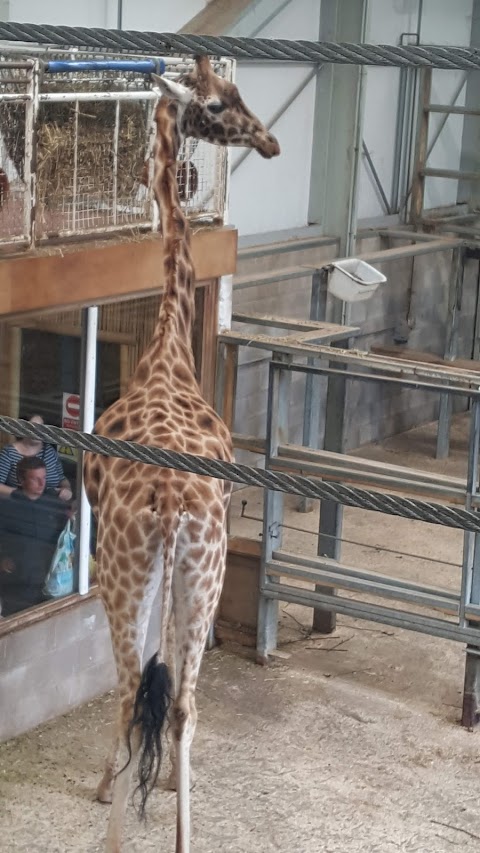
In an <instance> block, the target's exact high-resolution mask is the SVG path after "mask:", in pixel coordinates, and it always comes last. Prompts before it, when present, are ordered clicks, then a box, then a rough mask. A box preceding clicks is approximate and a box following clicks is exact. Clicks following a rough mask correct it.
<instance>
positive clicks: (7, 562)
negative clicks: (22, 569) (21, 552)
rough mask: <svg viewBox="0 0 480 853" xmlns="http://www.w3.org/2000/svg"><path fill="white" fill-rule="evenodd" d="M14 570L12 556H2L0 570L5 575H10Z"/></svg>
mask: <svg viewBox="0 0 480 853" xmlns="http://www.w3.org/2000/svg"><path fill="white" fill-rule="evenodd" d="M14 571H15V563H14V562H13V560H12V558H11V557H2V558H1V559H0V572H4V573H5V574H6V575H11V574H12V572H14Z"/></svg>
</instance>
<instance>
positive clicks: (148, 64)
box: [45, 59, 165, 74]
mask: <svg viewBox="0 0 480 853" xmlns="http://www.w3.org/2000/svg"><path fill="white" fill-rule="evenodd" d="M45 70H46V71H49V72H50V73H53V74H58V73H60V72H62V71H63V72H65V71H136V72H137V73H138V74H151V73H152V72H153V73H154V74H164V72H165V61H164V60H163V59H139V60H136V59H92V60H90V59H88V60H74V59H72V60H70V59H67V60H59V59H54V60H52V61H51V62H47V63H46V65H45Z"/></svg>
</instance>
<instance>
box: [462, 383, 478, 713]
mask: <svg viewBox="0 0 480 853" xmlns="http://www.w3.org/2000/svg"><path fill="white" fill-rule="evenodd" d="M479 444H480V403H479V401H478V400H477V399H475V400H473V402H472V409H471V414H470V442H469V450H468V470H467V498H466V501H465V506H466V507H467V509H471V508H472V499H473V497H474V496H476V494H477V492H478V459H479ZM478 545H479V537H478V536H477V535H476V534H475V533H472V532H471V531H465V533H464V536H463V564H462V585H461V591H460V613H459V616H460V620H459V621H460V626H461V627H465V626H468V625H470V623H469V621H468V619H466V618H465V609H466V607H467V605H468V604H478V603H480V596H479V592H480V565H479V562H480V561H479V547H478ZM479 643H480V631H479ZM479 655H480V649H479V648H478V647H477V646H473V645H467V656H466V661H465V681H464V690H463V705H462V726H466V727H467V728H473V726H475V725H476V724H477V723H478V722H480V656H479Z"/></svg>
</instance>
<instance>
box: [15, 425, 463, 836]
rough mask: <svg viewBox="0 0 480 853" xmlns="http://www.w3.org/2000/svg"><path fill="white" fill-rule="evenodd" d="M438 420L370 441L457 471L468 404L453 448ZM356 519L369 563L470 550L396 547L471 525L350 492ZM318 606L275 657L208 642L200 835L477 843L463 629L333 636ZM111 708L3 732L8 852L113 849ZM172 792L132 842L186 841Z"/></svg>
mask: <svg viewBox="0 0 480 853" xmlns="http://www.w3.org/2000/svg"><path fill="white" fill-rule="evenodd" d="M433 437H434V430H433V429H432V428H431V427H428V428H425V429H422V430H415V431H413V432H412V433H410V434H409V435H407V436H402V437H399V438H398V439H392V440H390V441H389V442H386V443H385V444H384V445H383V446H382V447H381V448H380V447H371V448H367V449H366V450H364V451H362V452H363V453H364V455H369V456H370V457H371V458H388V459H390V460H391V461H397V462H399V463H400V464H413V465H417V466H419V467H423V468H428V469H429V470H442V471H444V472H445V473H452V474H456V473H459V470H460V468H461V467H463V466H464V459H465V424H464V419H462V418H460V419H457V420H456V423H455V428H454V441H453V447H452V451H453V452H452V456H451V458H450V459H449V460H447V461H446V462H444V463H436V462H435V461H434V460H433V459H431V456H430V454H431V452H432V448H433ZM244 497H245V493H242V494H240V493H236V494H235V497H234V510H233V526H234V528H235V530H236V532H238V533H248V534H249V535H252V536H257V535H258V532H259V529H260V525H259V523H258V522H256V521H250V520H239V519H238V515H239V507H240V501H241V499H242V498H244ZM258 498H259V496H258V494H255V493H254V491H253V490H249V494H248V504H247V512H248V513H249V514H252V515H257V514H258V513H259V510H260V506H259V499H258ZM288 523H289V524H291V525H292V526H293V527H297V528H298V527H302V528H305V529H314V528H315V526H316V518H315V515H314V514H313V513H312V514H310V515H301V514H299V513H298V512H296V511H295V510H294V509H293V508H290V510H289V512H288ZM344 535H345V537H346V538H349V539H355V540H356V541H360V542H361V543H362V545H360V546H358V545H350V544H349V545H345V547H344V552H343V556H344V558H345V559H346V560H347V559H348V560H352V561H353V560H355V561H356V563H357V565H364V566H368V567H370V568H371V569H372V570H375V569H378V570H379V571H380V570H381V571H388V572H389V573H392V574H393V573H394V574H396V575H397V576H402V577H411V578H422V579H423V580H426V579H428V580H430V581H431V582H433V581H434V582H435V583H437V584H438V585H440V586H445V587H447V588H451V587H452V586H455V585H457V584H458V580H459V569H458V568H455V567H453V568H452V567H448V566H446V565H443V564H442V565H437V564H434V563H431V562H428V561H426V560H425V559H419V558H418V557H415V558H407V557H405V556H404V555H403V554H402V553H398V554H391V553H387V552H385V550H382V548H383V549H384V548H385V547H388V548H392V549H398V550H399V551H400V552H402V551H405V550H409V551H411V552H412V553H415V554H420V555H422V557H431V558H432V557H433V558H437V559H441V560H444V561H447V562H448V561H450V562H451V563H458V562H459V559H460V548H461V534H458V533H457V532H452V531H449V530H447V529H445V528H440V527H434V526H431V525H424V524H421V523H418V522H409V521H406V520H404V519H395V518H388V517H387V516H378V515H372V514H369V513H366V512H362V511H360V510H348V511H347V512H346V518H345V529H344ZM288 537H289V538H288ZM286 540H287V541H286V543H285V544H286V545H288V547H292V548H297V549H299V550H301V551H302V552H304V553H310V552H311V553H313V552H314V548H315V542H314V537H313V536H309V535H308V534H306V533H303V532H302V533H299V532H298V531H294V530H289V531H286ZM366 545H373V546H374V547H373V549H372V548H367V547H366ZM310 621H311V613H309V611H308V610H306V609H304V608H300V607H296V606H293V605H288V606H286V607H284V608H283V611H282V616H281V632H280V651H281V653H282V654H283V657H280V658H277V659H276V660H275V662H274V663H273V664H272V666H270V667H268V668H265V669H263V668H260V667H257V666H256V665H255V664H254V663H253V662H252V661H251V660H250V659H249V656H248V653H247V652H245V651H242V650H232V649H227V648H226V647H223V648H217V649H215V650H214V651H213V652H210V653H208V654H207V655H206V656H205V659H204V664H203V668H202V673H201V677H200V681H199V687H198V690H197V699H198V707H199V723H198V728H197V734H196V738H195V742H194V750H193V765H194V767H195V769H196V772H197V785H196V788H195V790H194V792H193V795H192V817H193V845H192V847H193V850H194V851H195V853H227V852H228V853H245V851H252V853H253V851H255V853H256V851H262V853H263V852H264V851H265V853H270V852H271V853H273V851H282V853H287V851H288V853H290V851H293V850H295V851H299V853H320V852H321V853H360V851H361V853H398V851H405V853H407V851H408V853H410V851H416V852H418V853H452V851H454V850H456V849H458V850H461V851H462V853H478V851H479V850H480V813H479V810H478V790H477V789H478V782H479V771H480V740H479V737H480V732H479V733H470V732H467V731H465V730H463V729H462V728H461V727H460V726H459V725H458V721H459V718H460V708H461V693H462V684H463V665H464V650H463V648H462V646H460V645H458V644H455V643H452V642H448V641H445V640H440V639H434V638H430V637H424V636H422V635H419V634H413V633H409V632H406V631H401V630H398V629H393V628H390V627H388V626H382V625H374V624H373V623H368V622H359V621H356V620H352V619H348V618H344V617H339V619H338V628H337V630H336V632H335V634H334V635H331V636H329V637H324V636H319V635H312V634H311V633H309V622H310ZM234 651H239V652H240V654H235V653H234ZM114 710H115V700H114V696H113V695H112V694H107V695H105V696H104V697H102V698H101V699H99V700H97V701H95V702H91V703H89V704H88V705H87V706H84V707H82V708H79V709H78V710H77V711H75V712H74V713H72V714H69V715H68V716H65V717H63V718H61V719H58V720H56V721H54V722H52V723H49V724H47V725H44V726H42V727H40V728H39V729H37V730H35V731H34V732H32V733H31V734H29V735H26V736H24V737H21V738H18V739H17V740H15V741H10V742H9V743H4V744H2V745H0V804H1V805H0V838H1V842H0V847H1V850H2V851H4V853H20V851H29V853H34V851H42V853H43V851H45V853H47V851H48V853H57V851H58V853H68V851H82V853H94V851H100V850H102V849H103V846H102V845H103V841H104V838H105V830H106V820H107V815H108V807H105V806H101V805H99V804H97V803H95V802H94V801H93V791H94V788H95V785H96V782H97V781H98V777H99V773H100V772H101V768H102V764H103V760H104V757H105V753H106V749H107V747H108V743H109V739H110V732H111V726H112V722H111V721H112V719H113V715H114ZM174 797H175V795H174V794H172V793H170V792H164V791H161V790H159V791H158V792H155V794H154V795H152V797H151V799H150V802H149V808H148V819H147V823H146V824H140V823H138V822H137V820H136V817H135V815H134V813H133V810H132V809H130V811H129V816H128V824H127V830H126V842H125V853H140V851H142V853H143V851H149V850H152V851H173V849H174V826H175V799H174Z"/></svg>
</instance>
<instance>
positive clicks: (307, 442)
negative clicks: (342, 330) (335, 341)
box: [297, 267, 328, 512]
mask: <svg viewBox="0 0 480 853" xmlns="http://www.w3.org/2000/svg"><path fill="white" fill-rule="evenodd" d="M327 286H328V269H327V268H326V267H322V269H320V270H315V272H314V273H313V276H312V292H311V297H310V320H325V317H326V313H327ZM314 363H315V360H314V359H313V358H311V357H310V358H308V359H307V364H314ZM320 390H321V383H320V376H314V375H313V374H311V373H307V375H306V378H305V402H304V408H303V438H302V445H303V447H312V448H317V447H318V438H319V431H320ZM297 508H298V511H299V512H311V510H312V508H313V500H311V499H310V498H300V500H299V502H298V507H297Z"/></svg>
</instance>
